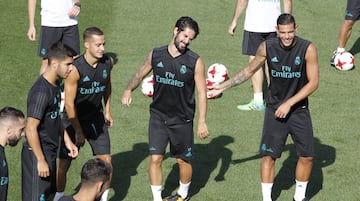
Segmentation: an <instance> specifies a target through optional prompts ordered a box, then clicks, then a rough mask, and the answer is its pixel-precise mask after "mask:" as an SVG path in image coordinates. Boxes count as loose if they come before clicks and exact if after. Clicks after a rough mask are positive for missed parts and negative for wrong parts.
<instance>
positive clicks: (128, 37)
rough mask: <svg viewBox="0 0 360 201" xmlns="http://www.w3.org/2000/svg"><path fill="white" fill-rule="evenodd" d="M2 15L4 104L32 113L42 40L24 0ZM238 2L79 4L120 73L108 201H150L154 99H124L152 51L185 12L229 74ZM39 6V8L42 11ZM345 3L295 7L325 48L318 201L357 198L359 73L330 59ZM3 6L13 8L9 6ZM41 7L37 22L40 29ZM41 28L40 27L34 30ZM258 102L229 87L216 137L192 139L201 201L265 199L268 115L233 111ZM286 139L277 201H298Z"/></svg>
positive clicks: (236, 50)
mask: <svg viewBox="0 0 360 201" xmlns="http://www.w3.org/2000/svg"><path fill="white" fill-rule="evenodd" d="M0 2H1V5H4V8H3V9H2V12H1V14H0V22H1V25H2V29H0V33H1V38H2V39H1V40H0V47H1V54H0V64H1V67H0V74H1V79H0V86H1V94H2V95H1V96H0V107H3V106H6V105H11V106H15V107H19V108H21V109H23V110H24V111H26V96H27V92H28V89H29V88H30V86H31V85H32V84H33V82H34V81H35V79H36V77H37V76H38V72H39V68H40V59H39V58H38V57H37V56H36V50H37V45H38V44H37V42H30V41H29V40H28V39H27V36H26V33H27V28H28V18H27V3H26V1H20V2H17V1H14V2H11V3H9V2H5V1H4V0H0ZM235 2H236V1H235V0H219V1H206V0H193V1H191V0H183V1H174V0H156V1H154V0H142V1H131V0H116V1H115V0H114V1H113V0H110V1H95V0H88V1H82V7H81V14H80V15H81V16H80V20H79V26H80V30H81V31H82V30H84V29H85V28H86V27H88V26H98V27H100V28H101V29H103V30H104V32H105V35H106V41H107V46H106V50H107V52H113V53H115V54H117V55H118V63H117V64H116V66H115V68H114V70H113V74H112V81H113V96H112V97H113V99H112V114H113V117H114V119H115V125H114V127H113V128H112V129H111V130H110V133H111V140H112V154H113V165H114V177H113V182H112V189H111V192H110V198H111V199H110V200H111V201H120V200H124V201H134V200H140V201H149V200H152V196H151V191H150V186H149V181H148V176H147V167H148V155H147V140H148V138H147V126H148V107H149V103H150V101H151V100H150V99H149V98H147V97H144V96H143V95H142V94H141V91H140V90H139V89H138V90H136V91H135V92H134V93H133V104H132V105H131V107H130V108H127V107H125V106H123V105H121V102H120V99H121V96H122V92H123V90H124V88H125V86H126V84H127V82H128V80H129V79H130V76H132V75H133V74H134V73H135V71H136V69H137V68H138V67H139V65H141V64H142V62H143V60H144V58H145V56H146V55H147V53H148V52H149V51H150V50H151V49H152V48H153V47H156V46H160V45H164V44H167V43H168V42H169V41H170V39H171V37H172V28H173V26H174V23H175V21H176V20H177V19H178V18H179V17H180V16H183V15H189V16H192V17H193V18H194V19H196V20H197V21H198V22H199V25H200V35H199V36H198V38H197V39H196V40H195V41H194V42H193V43H192V45H191V46H190V48H191V49H193V50H194V51H195V52H197V53H199V54H200V55H201V57H202V58H203V60H204V62H205V64H206V66H209V65H210V64H212V63H215V62H218V63H223V64H225V65H226V66H227V67H228V69H229V71H230V75H232V74H234V73H235V72H236V71H237V70H239V69H240V68H242V67H244V66H245V65H246V64H247V57H245V56H243V55H241V40H242V27H243V20H241V21H240V22H239V25H238V30H237V34H236V36H235V37H233V38H232V37H230V36H229V35H228V34H227V28H228V24H229V23H230V21H231V19H232V14H233V9H234V6H235ZM39 3H40V1H38V4H39ZM345 4H346V1H345V0H341V1H334V0H324V1H312V0H302V1H293V6H294V7H293V14H294V16H295V18H296V20H297V23H298V24H299V30H298V35H299V36H301V37H303V38H306V39H309V40H311V41H312V42H313V43H314V44H315V45H316V46H317V48H318V52H319V63H320V86H319V89H318V90H317V91H316V92H315V93H314V94H313V95H311V97H310V109H311V113H312V119H313V126H314V133H315V137H316V150H317V157H316V159H315V161H314V168H313V172H312V176H311V179H310V183H309V188H308V195H309V196H310V197H312V200H317V201H336V200H346V201H358V200H360V194H359V190H360V188H359V186H360V182H359V179H358V178H359V173H358V168H359V166H360V162H359V160H358V159H357V158H359V156H358V154H356V149H357V147H359V137H358V135H359V130H360V124H359V123H357V121H358V120H356V119H358V117H359V112H360V103H359V102H360V96H359V95H360V93H359V87H358V86H359V84H360V81H359V77H360V75H359V74H360V73H359V72H360V71H359V69H358V68H355V69H354V70H352V71H349V72H339V71H336V70H335V69H334V68H332V67H330V65H329V59H330V57H331V56H332V52H333V50H334V49H335V48H336V46H337V36H338V29H339V26H340V23H341V22H342V19H343V13H344V7H345ZM5 5H6V6H5ZM39 20H40V18H39V8H38V9H37V22H38V23H37V25H39ZM37 28H38V30H39V26H37ZM358 35H359V25H355V27H354V30H353V34H352V37H351V38H350V40H349V42H348V45H347V49H348V50H350V49H351V51H352V52H353V53H354V55H355V59H356V61H358V60H359V61H360V54H358V53H359V51H360V46H359V44H358V43H359V42H358V38H357V36H358ZM251 97H252V90H251V84H250V82H246V83H245V84H243V85H242V86H239V87H237V88H234V89H231V90H228V91H227V92H225V94H224V96H223V97H222V98H220V99H217V100H210V101H209V107H208V118H207V123H208V127H209V130H210V133H211V137H210V138H208V139H206V140H199V139H198V138H197V137H196V139H195V158H194V161H193V165H194V176H193V183H192V186H191V191H190V193H191V195H192V200H194V201H204V200H208V201H215V200H221V201H223V200H224V201H225V200H231V201H235V200H236V201H237V200H240V201H255V200H261V189H260V175H259V166H260V159H259V157H258V156H257V153H258V146H259V141H260V136H261V131H262V122H263V113H261V112H243V111H238V110H237V109H236V105H237V104H240V103H246V102H247V101H249V99H250V98H251ZM292 145H293V144H292V141H291V140H290V138H289V141H288V145H287V146H286V151H285V152H284V153H283V155H282V157H281V158H280V159H279V160H277V163H276V164H277V165H276V180H275V185H274V191H273V195H274V197H275V198H276V200H279V201H282V200H292V196H293V193H294V185H293V183H294V182H293V180H294V176H293V173H294V166H295V163H296V158H295V153H294V147H293V146H292ZM20 151H21V145H20V146H17V147H15V148H9V147H8V148H7V149H6V152H7V158H8V163H9V166H10V167H9V169H10V185H9V195H8V200H9V201H19V200H21V163H20ZM91 157H92V155H91V151H90V148H89V146H88V144H86V145H85V147H84V148H83V149H82V150H81V152H80V156H79V158H78V159H77V160H75V161H74V162H73V165H72V167H71V170H70V172H69V174H68V184H67V189H66V194H71V193H73V192H74V191H75V187H76V186H77V184H78V183H79V179H80V176H79V173H80V168H81V166H82V164H83V163H84V162H85V161H86V160H87V159H89V158H91ZM174 162H175V161H174V160H173V159H171V158H168V159H166V160H165V162H164V164H163V170H164V184H165V190H164V193H165V194H169V193H171V192H172V191H174V190H175V188H176V186H177V183H178V181H177V177H178V175H177V167H176V166H174Z"/></svg>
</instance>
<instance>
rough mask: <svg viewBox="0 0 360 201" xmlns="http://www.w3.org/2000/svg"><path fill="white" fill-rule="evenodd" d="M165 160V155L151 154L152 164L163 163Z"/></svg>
mask: <svg viewBox="0 0 360 201" xmlns="http://www.w3.org/2000/svg"><path fill="white" fill-rule="evenodd" d="M162 161H163V156H161V155H151V157H150V164H152V165H161V163H162Z"/></svg>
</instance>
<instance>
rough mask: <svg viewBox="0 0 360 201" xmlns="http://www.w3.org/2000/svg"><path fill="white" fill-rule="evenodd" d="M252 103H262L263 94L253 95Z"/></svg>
mask: <svg viewBox="0 0 360 201" xmlns="http://www.w3.org/2000/svg"><path fill="white" fill-rule="evenodd" d="M254 101H255V102H256V103H263V102H264V97H263V92H258V93H254Z"/></svg>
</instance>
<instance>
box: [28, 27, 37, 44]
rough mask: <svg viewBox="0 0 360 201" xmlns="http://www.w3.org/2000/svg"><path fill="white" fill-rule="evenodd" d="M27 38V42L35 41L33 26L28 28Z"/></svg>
mask: <svg viewBox="0 0 360 201" xmlns="http://www.w3.org/2000/svg"><path fill="white" fill-rule="evenodd" d="M27 36H28V38H29V40H31V41H35V39H36V29H35V27H34V26H32V27H29V30H28V32H27Z"/></svg>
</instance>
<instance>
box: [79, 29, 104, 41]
mask: <svg viewBox="0 0 360 201" xmlns="http://www.w3.org/2000/svg"><path fill="white" fill-rule="evenodd" d="M93 35H98V36H102V35H104V32H103V31H102V30H101V29H99V28H98V27H88V28H86V29H85V31H84V33H83V39H84V40H85V39H87V38H91V37H92V36H93Z"/></svg>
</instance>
